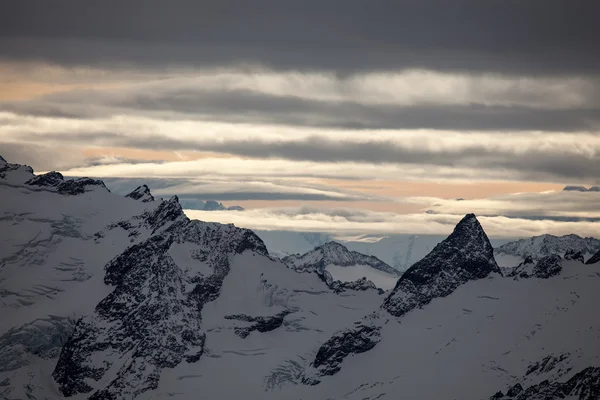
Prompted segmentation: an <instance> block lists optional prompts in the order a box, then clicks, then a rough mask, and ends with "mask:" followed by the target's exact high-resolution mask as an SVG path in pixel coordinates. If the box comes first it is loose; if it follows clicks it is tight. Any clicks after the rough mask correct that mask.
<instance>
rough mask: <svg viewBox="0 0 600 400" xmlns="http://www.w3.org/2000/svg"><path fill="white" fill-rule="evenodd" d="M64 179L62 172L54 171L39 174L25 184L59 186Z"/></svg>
mask: <svg viewBox="0 0 600 400" xmlns="http://www.w3.org/2000/svg"><path fill="white" fill-rule="evenodd" d="M64 180H65V179H64V177H63V176H62V174H61V173H60V172H56V171H52V172H48V173H47V174H43V175H37V176H35V177H33V178H31V179H30V180H28V181H27V182H25V184H26V185H31V186H46V187H57V186H58V185H60V184H61V183H63V182H64Z"/></svg>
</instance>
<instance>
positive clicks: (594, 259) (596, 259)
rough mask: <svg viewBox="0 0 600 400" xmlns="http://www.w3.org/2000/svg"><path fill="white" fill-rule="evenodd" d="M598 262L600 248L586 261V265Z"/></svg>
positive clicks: (599, 260)
mask: <svg viewBox="0 0 600 400" xmlns="http://www.w3.org/2000/svg"><path fill="white" fill-rule="evenodd" d="M597 262H600V250H599V251H598V252H597V253H596V254H594V255H593V256H592V257H591V258H590V259H589V260H587V261H586V263H585V264H586V265H591V264H596V263H597Z"/></svg>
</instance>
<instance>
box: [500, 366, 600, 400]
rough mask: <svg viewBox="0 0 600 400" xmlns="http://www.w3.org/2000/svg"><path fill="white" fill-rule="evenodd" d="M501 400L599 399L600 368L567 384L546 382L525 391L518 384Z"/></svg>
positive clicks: (570, 380) (576, 375)
mask: <svg viewBox="0 0 600 400" xmlns="http://www.w3.org/2000/svg"><path fill="white" fill-rule="evenodd" d="M501 398H502V399H506V400H547V399H579V400H595V399H599V398H600V368H598V367H588V368H585V369H584V370H582V371H581V372H579V373H577V374H575V375H574V376H573V377H572V378H571V379H569V380H567V381H566V382H556V381H555V382H550V381H549V380H544V381H542V382H540V383H539V384H537V385H532V386H530V387H528V388H527V389H525V390H523V387H522V386H521V385H520V384H518V383H517V384H516V385H514V386H513V387H512V388H510V390H509V391H508V392H507V393H506V396H504V397H501Z"/></svg>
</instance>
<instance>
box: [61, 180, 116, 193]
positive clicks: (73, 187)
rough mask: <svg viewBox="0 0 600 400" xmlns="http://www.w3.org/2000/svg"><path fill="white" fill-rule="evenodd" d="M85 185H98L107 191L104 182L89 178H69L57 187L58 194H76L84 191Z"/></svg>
mask: <svg viewBox="0 0 600 400" xmlns="http://www.w3.org/2000/svg"><path fill="white" fill-rule="evenodd" d="M86 186H100V187H102V188H104V189H106V190H107V191H108V189H107V188H106V186H105V185H104V182H102V181H101V180H98V179H91V178H79V179H70V180H68V181H64V182H62V183H60V184H59V185H58V186H57V188H58V193H60V194H64V195H72V196H76V195H78V194H83V193H85V189H86Z"/></svg>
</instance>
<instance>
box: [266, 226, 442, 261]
mask: <svg viewBox="0 0 600 400" xmlns="http://www.w3.org/2000/svg"><path fill="white" fill-rule="evenodd" d="M256 234H257V235H258V236H259V237H260V238H261V239H262V240H263V241H264V242H265V244H266V245H267V247H268V248H269V252H270V253H271V254H273V255H276V256H278V257H282V258H283V257H286V256H288V255H292V254H304V253H306V252H308V251H311V250H313V249H314V248H315V247H319V246H322V245H324V244H325V243H328V242H331V241H336V242H338V243H341V244H343V245H344V246H346V247H347V248H348V249H349V250H352V251H357V252H359V253H362V254H366V255H370V256H374V257H377V258H379V259H380V260H382V261H383V262H385V263H386V264H388V265H390V266H392V267H393V268H394V269H396V270H398V271H405V270H407V269H408V268H409V267H410V266H411V265H413V264H414V263H415V262H417V261H419V260H420V259H421V258H423V257H424V256H425V255H426V254H427V253H429V252H430V251H431V250H432V249H433V248H434V247H435V246H436V245H437V244H438V243H439V242H441V241H442V240H443V239H444V236H434V235H422V236H420V235H390V236H385V237H376V236H371V235H360V236H358V237H337V236H336V235H334V234H332V233H319V232H292V231H260V230H259V231H256Z"/></svg>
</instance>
